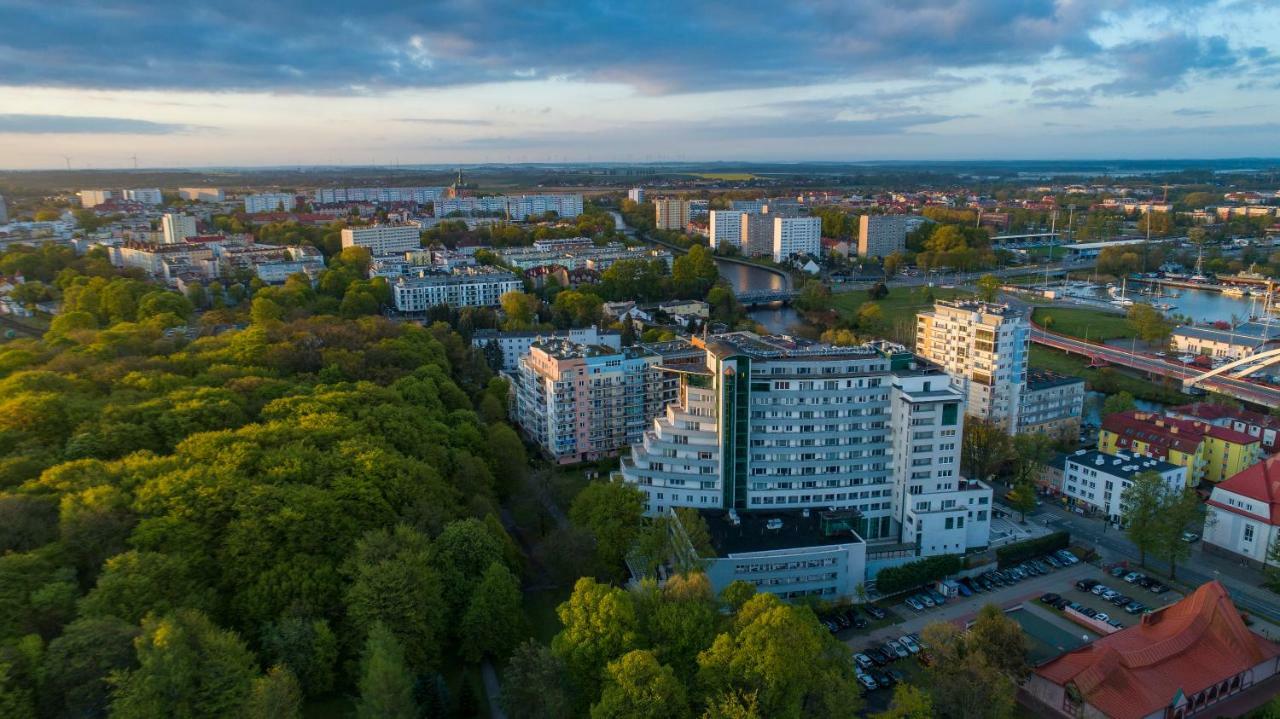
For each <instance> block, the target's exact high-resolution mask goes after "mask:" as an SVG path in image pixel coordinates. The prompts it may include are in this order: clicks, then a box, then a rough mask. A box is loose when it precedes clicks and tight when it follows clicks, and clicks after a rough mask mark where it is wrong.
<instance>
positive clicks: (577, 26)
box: [0, 0, 1280, 169]
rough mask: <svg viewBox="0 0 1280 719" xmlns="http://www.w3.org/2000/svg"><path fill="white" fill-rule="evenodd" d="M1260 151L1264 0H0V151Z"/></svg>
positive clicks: (675, 157)
mask: <svg viewBox="0 0 1280 719" xmlns="http://www.w3.org/2000/svg"><path fill="white" fill-rule="evenodd" d="M1277 156H1280V0H1163V1H1160V2H1156V1H1152V0H986V1H983V0H898V1H891V2H886V1H885V0H808V1H806V0H798V1H792V2H779V1H778V0H770V1H768V2H764V1H757V0H723V1H721V0H712V1H706V2H699V1H697V0H695V1H693V2H625V1H624V0H609V1H599V2H595V1H593V2H573V1H572V0H523V2H505V1H501V0H453V1H451V2H433V1H429V0H415V1H412V2H409V1H405V2H397V1H380V0H366V2H364V3H351V2H338V1H335V0H307V1H306V2H303V1H302V0H285V1H275V0H256V1H254V2H249V1H248V0H217V1H216V2H210V1H209V0H205V1H203V2H184V1H181V0H172V1H167V2H159V1H152V2H143V1H141V0H89V1H82V0H58V1H57V2H50V1H49V0H0V168H7V169H43V168H48V169H56V168H65V167H66V166H67V164H68V163H70V165H71V166H72V167H73V168H77V169H79V168H122V167H132V166H133V165H134V162H135V160H134V158H136V162H137V164H138V165H139V166H140V167H209V166H255V165H330V164H347V165H369V164H376V165H393V164H418V163H481V162H564V161H569V162H605V161H613V162H647V161H710V160H731V161H738V160H747V161H750V160H761V161H765V160H768V161H793V160H794V161H800V160H831V161H868V160H930V159H933V160H957V159H1006V160H1017V159H1085V158H1090V159H1093V158H1135V159H1143V158H1221V157H1277Z"/></svg>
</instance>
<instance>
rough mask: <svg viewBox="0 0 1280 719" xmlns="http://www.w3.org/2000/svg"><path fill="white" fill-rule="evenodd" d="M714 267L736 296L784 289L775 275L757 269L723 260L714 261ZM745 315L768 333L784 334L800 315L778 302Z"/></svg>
mask: <svg viewBox="0 0 1280 719" xmlns="http://www.w3.org/2000/svg"><path fill="white" fill-rule="evenodd" d="M716 265H717V266H718V267H719V268H720V276H721V277H723V278H725V279H726V280H729V284H731V285H733V291H734V293H736V294H742V293H743V292H750V291H753V290H781V289H784V287H785V285H784V280H783V279H782V278H781V277H779V276H778V275H777V274H776V273H773V272H770V271H768V270H765V269H761V268H759V267H752V266H750V265H740V264H738V263H736V262H725V261H723V260H716ZM747 314H748V316H750V317H751V319H753V320H755V321H756V322H759V323H760V324H762V325H764V327H765V329H766V330H768V331H769V332H786V331H787V328H788V327H790V326H791V325H794V324H798V323H799V322H800V314H799V313H798V312H796V311H795V310H794V309H793V308H792V307H791V306H790V305H783V304H782V303H780V302H779V303H774V304H771V305H762V306H760V307H756V308H754V309H752V310H751V311H750V312H748V313H747Z"/></svg>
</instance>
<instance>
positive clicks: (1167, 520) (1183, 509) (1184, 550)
mask: <svg viewBox="0 0 1280 719" xmlns="http://www.w3.org/2000/svg"><path fill="white" fill-rule="evenodd" d="M1203 524H1204V503H1203V502H1201V501H1200V495H1198V494H1197V493H1196V491H1195V490H1194V489H1192V488H1191V487H1182V488H1181V489H1179V490H1172V489H1170V490H1168V491H1167V492H1166V493H1165V496H1164V502H1163V503H1162V504H1161V507H1160V518H1159V523H1158V525H1157V526H1158V527H1159V539H1158V540H1157V545H1158V546H1159V547H1160V548H1161V550H1163V551H1162V552H1161V554H1162V555H1163V556H1164V558H1165V559H1167V560H1168V561H1169V577H1170V578H1173V579H1176V578H1177V575H1178V562H1179V561H1181V560H1183V559H1186V558H1187V557H1188V556H1190V555H1191V543H1190V542H1184V541H1183V540H1182V533H1183V532H1185V531H1187V528H1188V527H1195V528H1197V529H1198V528H1200V527H1201V526H1203Z"/></svg>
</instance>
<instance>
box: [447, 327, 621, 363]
mask: <svg viewBox="0 0 1280 719" xmlns="http://www.w3.org/2000/svg"><path fill="white" fill-rule="evenodd" d="M549 339H563V340H568V341H570V342H573V343H574V344H579V345H588V346H602V347H608V348H610V349H613V350H619V351H620V350H621V349H622V333H621V332H618V331H617V330H601V329H599V328H597V327H596V326H594V325H592V326H591V327H584V328H581V329H568V330H557V331H555V332H521V331H514V332H512V331H508V332H503V331H499V330H476V331H475V332H473V333H472V334H471V346H472V347H475V348H477V349H483V348H484V347H485V346H486V345H488V344H489V343H490V342H493V343H494V344H496V345H497V346H498V349H499V350H501V351H502V371H503V372H513V371H515V370H516V369H518V368H519V366H520V358H521V357H523V356H524V355H525V354H527V353H528V352H529V348H530V347H532V346H533V343H534V342H540V341H542V340H549Z"/></svg>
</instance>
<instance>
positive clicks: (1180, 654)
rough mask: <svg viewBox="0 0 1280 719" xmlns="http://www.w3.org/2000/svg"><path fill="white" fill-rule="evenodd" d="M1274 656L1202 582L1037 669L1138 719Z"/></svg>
mask: <svg viewBox="0 0 1280 719" xmlns="http://www.w3.org/2000/svg"><path fill="white" fill-rule="evenodd" d="M1276 656H1280V645H1278V644H1275V643H1274V642H1271V641H1268V640H1267V639H1264V638H1263V637H1261V636H1259V635H1257V634H1254V633H1253V632H1251V631H1249V629H1248V628H1246V627H1245V625H1244V621H1243V620H1242V619H1241V618H1240V613H1239V612H1238V611H1237V610H1236V607H1235V605H1234V604H1233V603H1232V602H1231V598H1230V597H1229V596H1228V595H1227V590H1226V589H1224V588H1223V587H1222V584H1220V583H1219V582H1216V581H1214V582H1209V583H1207V584H1204V585H1201V587H1200V588H1199V589H1197V590H1196V591H1195V592H1193V593H1192V594H1191V595H1190V596H1188V597H1186V598H1184V599H1182V600H1181V601H1179V602H1177V603H1175V604H1172V605H1170V606H1168V607H1165V608H1164V609H1159V610H1156V611H1155V612H1152V613H1151V614H1148V615H1146V616H1144V617H1143V618H1142V622H1141V623H1139V624H1137V625H1135V626H1132V627H1129V628H1128V629H1122V630H1120V631H1118V632H1116V633H1115V634H1112V635H1110V636H1107V637H1103V638H1102V639H1099V640H1097V641H1095V642H1093V643H1092V644H1089V645H1088V646H1085V647H1083V648H1081V649H1077V650H1075V651H1073V652H1068V653H1067V654H1064V655H1062V656H1060V657H1058V658H1057V659H1054V660H1053V661H1050V662H1049V663H1047V664H1044V665H1043V666H1041V667H1039V668H1037V669H1036V670H1035V672H1036V674H1037V675H1038V676H1040V677H1042V678H1043V679H1045V680H1047V681H1050V682H1053V683H1054V684H1057V685H1059V686H1065V685H1067V684H1070V683H1074V684H1075V686H1076V689H1078V690H1079V692H1080V696H1081V698H1082V699H1083V700H1084V701H1086V702H1088V703H1089V704H1090V705H1091V706H1093V707H1094V708H1096V709H1098V710H1099V711H1101V712H1102V713H1104V714H1106V715H1107V716H1109V717H1114V719H1131V718H1132V719H1139V718H1140V717H1145V716H1149V715H1151V714H1153V713H1156V712H1159V711H1160V710H1161V709H1163V708H1165V707H1168V706H1171V705H1172V704H1173V702H1174V701H1175V699H1176V697H1177V696H1178V695H1179V694H1182V695H1185V696H1186V697H1188V699H1191V698H1194V697H1195V695H1196V694H1197V693H1199V692H1201V691H1203V690H1205V689H1208V688H1210V687H1212V686H1214V685H1215V684H1218V683H1220V682H1222V681H1223V680H1226V679H1230V678H1231V677H1234V676H1235V675H1237V674H1239V673H1241V672H1243V671H1245V670H1246V669H1249V668H1252V667H1254V666H1256V665H1258V664H1261V663H1262V662H1264V661H1266V660H1267V659H1271V658H1273V657H1276Z"/></svg>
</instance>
